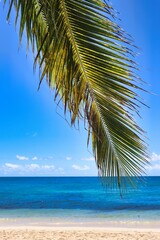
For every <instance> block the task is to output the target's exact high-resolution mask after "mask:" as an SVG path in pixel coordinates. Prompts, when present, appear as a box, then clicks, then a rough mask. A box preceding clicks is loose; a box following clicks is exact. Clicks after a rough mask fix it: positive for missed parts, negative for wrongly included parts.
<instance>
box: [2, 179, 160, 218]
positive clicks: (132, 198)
mask: <svg viewBox="0 0 160 240" xmlns="http://www.w3.org/2000/svg"><path fill="white" fill-rule="evenodd" d="M21 218H23V219H24V218H28V219H29V218H35V219H36V218H37V219H38V218H41V219H48V218H49V219H50V220H51V221H52V222H53V221H55V222H56V221H57V222H59V221H66V222H67V221H73V222H75V221H77V222H83V221H85V222H90V221H93V222H94V221H95V222H97V221H99V222H101V221H102V222H105V221H157V222H160V177H146V178H145V182H143V183H140V184H138V187H137V188H133V187H131V186H129V187H128V188H127V190H126V192H125V193H124V194H123V195H122V196H121V195H120V192H119V190H118V189H109V188H107V189H106V188H105V186H104V185H102V181H101V179H100V178H98V177H1V178H0V219H3V220H5V219H21Z"/></svg>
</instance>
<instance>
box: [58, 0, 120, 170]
mask: <svg viewBox="0 0 160 240" xmlns="http://www.w3.org/2000/svg"><path fill="white" fill-rule="evenodd" d="M60 6H61V10H62V12H63V15H64V18H65V20H66V26H67V28H68V31H69V33H68V35H69V36H68V37H69V38H70V39H71V43H72V44H73V51H75V53H76V56H77V58H78V60H79V61H78V63H79V65H80V69H81V74H82V76H83V79H84V80H85V82H86V86H87V88H88V91H89V92H90V95H91V98H92V100H93V103H94V105H95V107H96V110H97V113H98V115H99V118H100V120H101V123H102V126H103V130H104V132H105V135H106V137H107V138H108V140H109V143H110V145H111V148H112V151H113V153H114V155H115V158H116V159H117V164H118V165H119V168H120V169H121V164H120V162H121V161H120V158H119V156H118V152H117V151H116V148H115V146H114V142H113V139H112V136H111V134H110V132H109V129H108V126H107V123H106V122H105V121H104V119H103V116H102V114H101V110H100V109H99V106H98V103H97V101H96V96H95V94H94V92H93V91H92V87H91V83H90V81H89V78H88V76H87V73H86V72H87V71H86V69H85V66H84V64H83V61H82V57H81V54H80V52H79V48H78V45H77V42H76V39H75V37H74V33H73V30H72V26H71V24H70V21H69V17H68V13H67V8H66V4H65V1H64V0H61V1H60ZM64 22H65V21H64Z"/></svg>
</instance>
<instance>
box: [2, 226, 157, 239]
mask: <svg viewBox="0 0 160 240" xmlns="http://www.w3.org/2000/svg"><path fill="white" fill-rule="evenodd" d="M0 239H1V240H28V239H29V240H42V239H43V240H66V239H67V240H91V239H95V240H102V239H103V240H104V239H107V240H139V239H140V240H160V231H159V230H158V229H157V230H155V229H154V230H153V229H146V230H144V229H138V230H136V229H105V228H77V227H76V228H68V227H67V228H64V227H63V228H46V227H45V228H43V227H12V228H8V227H7V228H0Z"/></svg>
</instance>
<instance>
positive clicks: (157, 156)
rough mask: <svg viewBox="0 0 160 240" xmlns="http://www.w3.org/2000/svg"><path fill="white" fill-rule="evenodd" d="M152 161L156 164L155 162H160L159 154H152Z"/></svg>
mask: <svg viewBox="0 0 160 240" xmlns="http://www.w3.org/2000/svg"><path fill="white" fill-rule="evenodd" d="M150 160H151V161H152V162H155V161H160V155H158V154H157V153H154V152H153V153H152V155H151V157H150Z"/></svg>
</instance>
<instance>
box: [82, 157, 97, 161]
mask: <svg viewBox="0 0 160 240" xmlns="http://www.w3.org/2000/svg"><path fill="white" fill-rule="evenodd" d="M82 160H83V161H95V158H94V157H89V158H82Z"/></svg>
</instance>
